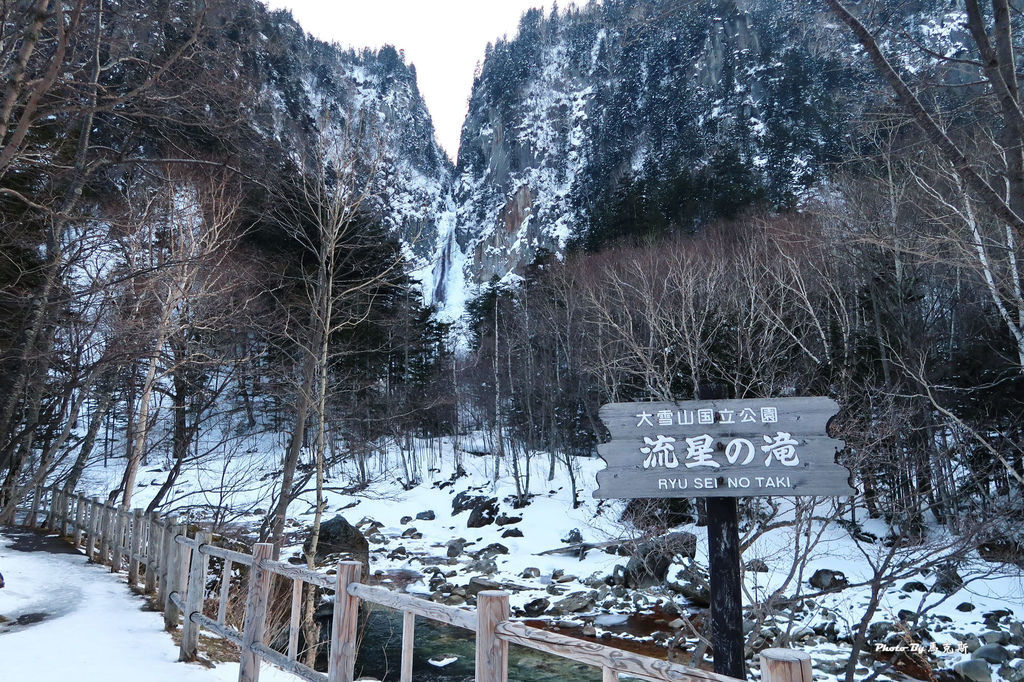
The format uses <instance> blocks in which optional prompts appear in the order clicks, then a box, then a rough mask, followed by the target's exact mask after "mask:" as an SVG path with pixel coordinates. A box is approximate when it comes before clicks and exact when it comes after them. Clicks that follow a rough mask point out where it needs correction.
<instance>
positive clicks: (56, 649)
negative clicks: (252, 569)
mask: <svg viewBox="0 0 1024 682" xmlns="http://www.w3.org/2000/svg"><path fill="white" fill-rule="evenodd" d="M10 544H11V542H10V538H9V537H6V536H4V535H0V570H2V571H3V574H4V580H5V582H6V587H4V589H2V590H0V615H2V616H4V617H5V618H7V619H8V620H11V621H13V620H15V619H17V618H18V616H20V615H24V614H33V613H46V614H47V617H46V618H45V619H44V620H42V621H41V622H39V623H37V624H34V625H23V626H19V625H15V626H7V627H6V629H5V628H4V626H0V677H2V678H3V679H4V681H5V682H30V681H31V682H67V680H78V681H79V682H93V681H96V682H100V681H102V682H107V681H108V680H117V681H118V682H135V681H138V682H143V681H145V682H234V681H235V680H237V679H238V664H237V663H223V664H220V665H218V666H217V667H216V668H213V669H208V668H205V667H203V666H201V665H198V664H186V663H179V662H178V647H177V646H175V644H174V642H173V641H172V639H171V636H170V634H168V633H167V632H165V631H164V629H163V616H162V615H161V614H160V613H158V612H156V611H143V610H142V609H143V606H144V600H143V598H142V597H138V596H134V595H132V594H131V593H130V592H129V590H128V586H127V585H126V584H125V581H124V578H123V576H120V575H114V574H111V573H110V572H109V571H108V569H106V568H104V567H102V566H98V565H95V564H87V563H86V561H85V557H84V556H82V555H80V554H48V553H45V552H21V551H17V550H14V549H12V548H11V547H10ZM260 679H261V680H264V681H265V682H285V681H286V680H287V681H289V682H291V681H293V680H295V679H296V678H295V677H293V676H291V675H288V674H286V673H284V672H282V671H280V670H277V669H275V668H273V667H271V666H269V665H264V666H263V670H262V674H261V677H260Z"/></svg>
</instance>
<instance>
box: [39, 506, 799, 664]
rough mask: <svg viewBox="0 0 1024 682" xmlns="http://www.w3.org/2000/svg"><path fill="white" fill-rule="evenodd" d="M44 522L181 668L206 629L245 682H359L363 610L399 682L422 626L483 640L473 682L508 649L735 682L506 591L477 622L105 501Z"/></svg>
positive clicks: (766, 659)
mask: <svg viewBox="0 0 1024 682" xmlns="http://www.w3.org/2000/svg"><path fill="white" fill-rule="evenodd" d="M40 513H45V514H46V520H45V525H46V527H47V528H49V529H51V530H55V531H57V532H58V533H60V534H61V535H62V536H64V537H66V538H67V539H68V540H69V541H70V542H71V543H73V544H74V545H75V546H76V547H83V548H84V549H85V553H86V556H88V557H89V559H90V560H91V561H94V562H96V563H100V564H103V565H108V566H110V570H111V572H117V571H122V570H125V569H127V573H128V584H129V585H130V586H131V587H133V588H134V587H137V586H138V585H139V581H140V580H141V581H142V583H143V589H144V591H145V592H146V593H148V594H153V595H155V599H156V603H157V604H158V606H159V607H160V609H161V610H163V613H164V624H165V626H166V627H167V629H168V630H173V629H174V628H176V627H178V624H179V619H180V621H181V627H182V632H181V656H180V658H181V660H182V661H194V660H195V659H196V656H197V647H198V643H199V630H200V629H201V628H206V629H208V630H210V631H212V632H214V633H216V634H218V635H220V636H221V637H223V638H225V639H228V640H230V641H232V642H234V643H235V644H237V645H238V646H239V648H240V650H241V653H240V658H239V664H240V668H239V682H257V681H258V680H259V675H260V662H261V661H267V662H270V663H272V664H274V665H276V666H279V667H280V668H282V669H284V670H286V671H288V672H291V673H293V674H295V675H297V676H298V677H301V678H302V679H305V680H309V681H310V682H352V680H353V679H354V670H355V662H356V638H357V623H358V612H359V602H360V600H362V601H366V602H371V603H373V604H379V605H381V606H385V607H389V608H392V609H396V610H398V611H401V612H402V615H403V627H402V658H401V681H402V682H411V680H412V679H413V675H412V653H413V639H414V634H415V620H416V616H420V617H423V618H429V619H431V620H435V621H439V622H442V623H447V624H448V625H453V626H456V627H459V628H462V629H465V630H469V631H470V632H473V633H476V682H507V680H508V645H509V644H510V643H511V644H517V645H520V646H525V647H529V648H531V649H537V650H539V651H544V652H547V653H550V654H554V655H556V656H561V657H563V658H567V659H570V660H573V661H578V662H581V663H586V664H589V665H592V666H595V667H597V668H600V669H601V671H602V680H603V682H614V681H615V680H618V679H619V675H620V674H623V675H629V676H631V677H636V678H641V679H646V680H657V681H673V680H674V681H680V682H738V681H737V680H735V679H734V678H731V677H727V676H725V675H719V674H716V673H713V672H708V671H705V670H701V669H699V668H691V667H687V666H683V665H679V664H677V663H671V662H669V661H664V660H658V659H654V658H650V657H647V656H641V655H638V654H634V653H631V652H628V651H623V650H620V649H615V648H612V647H608V646H604V645H602V644H598V643H596V642H590V641H585V640H580V639H576V638H573V637H567V636H565V635H561V634H558V633H555V632H549V631H547V630H542V629H539V628H534V627H530V626H528V625H525V624H523V623H521V622H516V621H514V620H510V611H509V595H508V593H507V592H502V591H483V592H480V593H479V595H478V596H477V608H476V611H475V612H474V611H472V610H468V609H461V608H456V607H453V606H445V605H442V604H437V603H434V602H431V601H428V600H425V599H419V598H416V597H412V596H410V595H407V594H401V593H397V592H392V591H391V590H387V589H384V588H381V587H375V586H371V585H365V584H363V583H361V582H359V579H360V577H361V576H360V573H361V570H362V566H361V565H360V564H359V563H358V562H351V561H342V562H339V563H338V565H337V573H336V574H335V575H333V576H332V575H327V574H324V573H319V572H316V571H311V570H309V569H307V568H304V567H299V566H293V565H291V564H287V563H282V562H279V561H274V560H272V559H271V556H272V555H271V550H272V545H270V544H266V543H259V544H257V545H255V547H254V549H253V553H252V554H244V553H242V552H236V551H233V550H229V549H224V548H220V547H215V546H214V545H212V544H211V539H212V538H211V534H210V533H209V532H206V531H199V532H197V533H195V536H194V537H191V538H190V537H188V533H187V529H186V526H184V525H182V524H180V523H178V521H177V519H176V518H175V517H173V516H169V517H166V518H161V517H158V516H157V515H155V514H143V513H142V510H141V509H135V510H133V511H128V510H126V509H121V508H116V507H113V506H111V505H109V504H104V503H103V502H101V501H100V499H99V498H91V499H89V498H86V497H83V496H81V495H78V494H67V493H64V492H62V491H61V490H59V489H57V488H56V487H54V488H51V489H42V488H37V489H36V490H35V491H34V495H33V497H32V500H31V507H30V510H29V513H28V514H27V518H26V525H27V526H29V527H32V528H34V527H35V526H36V525H37V523H38V519H39V514H40ZM210 557H218V558H220V559H221V560H222V561H223V568H222V569H221V570H222V574H221V581H220V584H221V589H220V593H219V595H218V602H217V617H216V618H211V617H209V616H207V615H205V614H204V613H203V603H204V601H205V598H206V584H207V575H208V571H209V564H210ZM235 564H240V565H243V566H248V567H249V580H248V588H247V592H246V600H245V614H244V619H243V624H242V629H241V630H237V629H235V628H234V627H231V626H230V625H228V623H227V602H228V590H229V589H230V583H231V572H232V566H233V565H235ZM273 575H278V576H282V577H283V578H285V579H288V580H291V581H292V589H291V597H292V598H291V610H290V619H289V630H288V635H289V636H288V646H287V651H286V652H284V653H282V652H280V651H277V650H275V649H272V648H270V647H269V646H267V644H266V642H265V641H264V639H265V638H264V634H265V627H266V616H267V608H268V602H269V598H270V581H271V577H272V576H273ZM303 583H309V584H311V585H316V586H319V587H322V588H325V589H328V590H333V591H334V604H333V606H334V616H333V622H332V629H331V641H330V645H329V653H328V671H327V673H326V674H324V673H321V672H317V671H315V670H313V669H311V668H309V667H307V666H306V665H303V664H302V663H300V662H299V661H298V641H299V613H300V602H301V594H302V584H303ZM760 657H761V679H762V681H763V682H810V680H811V679H812V675H811V661H810V656H809V655H808V654H806V653H804V652H798V651H794V650H790V649H766V650H764V651H762V652H761V654H760Z"/></svg>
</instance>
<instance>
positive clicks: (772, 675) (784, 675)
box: [761, 648, 814, 682]
mask: <svg viewBox="0 0 1024 682" xmlns="http://www.w3.org/2000/svg"><path fill="white" fill-rule="evenodd" d="M813 679H814V673H813V672H811V655H810V654H809V653H807V652H805V651H797V650H795V649H779V648H775V649H764V650H763V651H761V682H811V680H813Z"/></svg>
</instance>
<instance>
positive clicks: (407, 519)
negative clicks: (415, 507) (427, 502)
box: [399, 516, 412, 526]
mask: <svg viewBox="0 0 1024 682" xmlns="http://www.w3.org/2000/svg"><path fill="white" fill-rule="evenodd" d="M410 521H412V517H411V516H403V517H402V518H401V520H400V521H399V523H400V524H402V525H403V526H404V525H405V524H407V523H409V522H410Z"/></svg>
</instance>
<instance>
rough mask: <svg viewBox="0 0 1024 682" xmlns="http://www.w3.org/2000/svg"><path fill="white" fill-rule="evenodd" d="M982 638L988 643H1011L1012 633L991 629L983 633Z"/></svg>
mask: <svg viewBox="0 0 1024 682" xmlns="http://www.w3.org/2000/svg"><path fill="white" fill-rule="evenodd" d="M981 639H982V640H983V641H984V642H985V643H986V644H1009V643H1010V633H1009V632H1003V631H1002V630H989V631H988V632H983V633H982V635H981Z"/></svg>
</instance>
